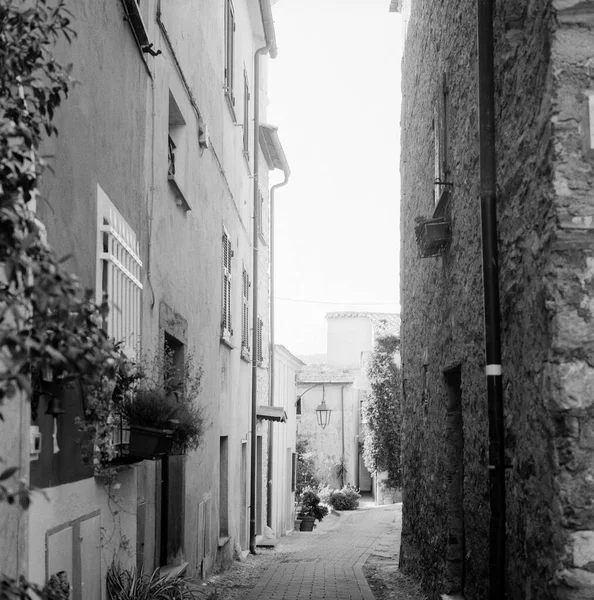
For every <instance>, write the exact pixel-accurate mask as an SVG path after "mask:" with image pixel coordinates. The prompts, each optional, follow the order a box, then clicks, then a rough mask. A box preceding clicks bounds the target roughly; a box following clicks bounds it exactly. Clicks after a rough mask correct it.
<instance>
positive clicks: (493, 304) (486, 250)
mask: <svg viewBox="0 0 594 600" xmlns="http://www.w3.org/2000/svg"><path fill="white" fill-rule="evenodd" d="M477 24H478V27H477V31H478V39H477V41H478V88H479V141H480V185H481V192H480V193H481V222H482V236H483V285H484V304H485V351H486V376H487V403H488V413H489V498H490V507H491V521H490V535H489V598H490V600H502V599H504V598H505V589H506V585H505V437H504V436H505V432H504V427H503V393H502V381H501V331H500V307H499V264H498V255H497V202H496V201H497V187H496V186H497V183H496V151H495V85H494V66H493V62H494V61H493V0H478V12H477Z"/></svg>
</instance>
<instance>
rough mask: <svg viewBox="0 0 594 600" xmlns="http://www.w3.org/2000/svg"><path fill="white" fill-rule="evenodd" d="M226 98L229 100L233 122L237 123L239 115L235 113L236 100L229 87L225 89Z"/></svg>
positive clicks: (228, 104) (228, 105)
mask: <svg viewBox="0 0 594 600" xmlns="http://www.w3.org/2000/svg"><path fill="white" fill-rule="evenodd" d="M223 89H225V88H223ZM225 100H226V102H227V107H228V108H229V112H230V113H231V119H232V120H233V123H237V116H236V115H235V100H234V99H233V95H232V94H231V92H229V91H228V90H227V89H225Z"/></svg>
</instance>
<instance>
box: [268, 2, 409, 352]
mask: <svg viewBox="0 0 594 600" xmlns="http://www.w3.org/2000/svg"><path fill="white" fill-rule="evenodd" d="M389 4H390V2H389V0H281V1H280V2H278V4H275V5H274V7H273V10H274V19H275V28H276V37H277V43H278V57H277V58H276V59H275V60H272V61H269V65H270V66H269V82H268V92H269V98H270V105H269V107H268V119H267V120H268V122H269V123H271V124H274V125H277V126H278V127H279V137H280V140H281V143H282V145H283V148H284V150H285V153H286V155H287V160H288V162H289V165H290V167H291V178H290V180H289V184H288V185H287V186H286V187H283V188H280V189H279V190H278V191H277V192H276V200H275V210H276V219H275V221H276V230H275V231H276V233H275V296H276V298H277V300H276V303H275V312H276V318H275V342H276V343H279V344H283V345H285V346H286V347H287V349H288V350H289V351H290V352H292V353H293V354H299V355H302V354H316V353H325V352H326V320H325V318H324V317H325V314H326V313H327V312H332V311H374V312H398V311H399V302H400V299H399V289H398V286H399V281H398V266H399V244H400V236H399V218H398V213H399V200H398V199H399V191H400V178H399V121H400V60H401V45H402V44H401V41H402V40H401V37H402V33H401V31H402V24H401V18H400V15H398V14H396V13H390V12H389V11H388V8H389ZM275 177H276V175H275ZM281 179H282V178H281ZM275 181H276V179H275ZM284 298H290V299H293V300H290V301H289V300H285V299H284ZM294 300H299V301H300V302H296V301H294Z"/></svg>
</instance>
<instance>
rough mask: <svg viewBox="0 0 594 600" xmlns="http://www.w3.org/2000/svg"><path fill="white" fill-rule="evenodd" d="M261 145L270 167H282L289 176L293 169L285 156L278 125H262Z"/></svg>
mask: <svg viewBox="0 0 594 600" xmlns="http://www.w3.org/2000/svg"><path fill="white" fill-rule="evenodd" d="M260 147H261V148H262V153H263V154H264V158H265V159H266V164H267V165H268V168H269V169H280V170H281V171H283V172H284V174H285V175H286V176H287V177H289V175H290V174H291V169H290V168H289V163H288V162H287V157H286V156H285V151H284V150H283V147H282V144H281V143H280V140H279V138H278V127H275V126H274V125H266V124H265V123H262V124H261V125H260Z"/></svg>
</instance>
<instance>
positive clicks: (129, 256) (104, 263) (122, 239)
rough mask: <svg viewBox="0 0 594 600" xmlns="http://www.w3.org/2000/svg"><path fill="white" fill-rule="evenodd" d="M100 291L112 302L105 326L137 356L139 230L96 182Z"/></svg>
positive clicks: (139, 281) (139, 295)
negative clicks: (126, 218) (130, 223)
mask: <svg viewBox="0 0 594 600" xmlns="http://www.w3.org/2000/svg"><path fill="white" fill-rule="evenodd" d="M97 226H98V235H97V260H98V264H97V288H96V289H97V294H98V296H100V297H101V298H103V299H106V300H107V302H108V303H109V314H108V315H107V316H106V317H105V320H104V327H105V329H106V331H107V333H108V335H110V336H111V337H113V338H114V339H115V340H116V341H117V342H122V343H123V345H124V349H125V351H126V352H127V353H128V354H129V355H130V356H132V357H135V356H136V355H137V353H138V350H139V345H140V315H141V306H142V283H141V278H142V262H141V260H140V256H139V255H140V246H139V243H138V241H137V239H136V233H135V232H134V230H133V229H132V228H131V227H130V226H129V225H128V223H127V222H126V220H125V219H124V217H122V215H121V214H120V212H119V211H118V210H117V209H116V208H115V206H114V205H113V204H112V203H111V201H110V199H109V198H108V196H107V194H106V193H105V192H104V191H103V189H101V187H100V186H97Z"/></svg>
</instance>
